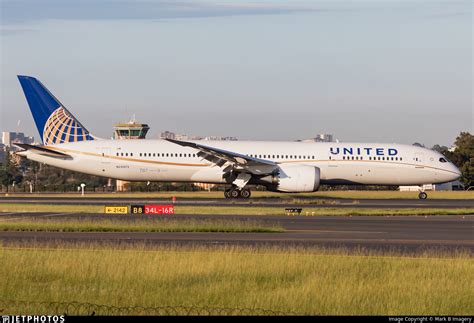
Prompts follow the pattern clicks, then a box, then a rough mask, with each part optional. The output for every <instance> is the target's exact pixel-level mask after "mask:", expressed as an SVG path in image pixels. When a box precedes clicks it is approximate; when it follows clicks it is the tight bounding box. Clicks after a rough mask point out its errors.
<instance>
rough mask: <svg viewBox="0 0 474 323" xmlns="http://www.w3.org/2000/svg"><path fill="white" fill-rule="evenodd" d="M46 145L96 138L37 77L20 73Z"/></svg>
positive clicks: (22, 85)
mask: <svg viewBox="0 0 474 323" xmlns="http://www.w3.org/2000/svg"><path fill="white" fill-rule="evenodd" d="M18 79H19V80H20V84H21V87H22V88H23V92H24V93H25V96H26V100H27V101H28V105H29V106H30V110H31V113H32V114H33V118H34V119H35V123H36V127H37V128H38V132H39V134H40V136H41V138H42V140H43V144H44V145H53V144H60V143H64V142H76V141H84V140H94V137H93V136H92V135H91V134H90V133H89V131H87V129H86V128H85V127H84V126H83V125H82V124H81V123H80V122H79V121H78V120H77V119H76V118H75V117H74V116H73V115H72V114H71V113H70V112H69V111H68V110H67V109H66V108H65V107H64V106H63V105H62V104H61V102H59V100H58V99H56V98H55V97H54V95H52V94H51V92H49V91H48V89H47V88H46V87H45V86H44V85H43V84H42V83H41V82H40V81H38V80H37V79H36V78H34V77H31V76H22V75H18Z"/></svg>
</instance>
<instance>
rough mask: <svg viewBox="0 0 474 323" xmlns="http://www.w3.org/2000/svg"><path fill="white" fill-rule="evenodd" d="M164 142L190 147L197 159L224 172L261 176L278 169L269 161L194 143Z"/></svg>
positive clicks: (170, 140) (172, 140)
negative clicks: (199, 158)
mask: <svg viewBox="0 0 474 323" xmlns="http://www.w3.org/2000/svg"><path fill="white" fill-rule="evenodd" d="M166 140H167V141H169V142H172V143H174V144H177V145H180V146H183V147H191V148H194V149H196V150H198V153H197V155H198V156H199V157H202V158H203V159H205V160H207V161H210V162H211V163H213V164H215V165H217V166H219V167H223V166H226V168H225V170H224V171H226V170H227V168H229V167H230V168H232V169H233V170H241V171H242V170H243V171H246V172H248V173H252V174H258V175H261V174H272V173H274V172H275V171H276V170H277V169H278V165H277V164H276V163H275V162H272V161H270V160H265V159H259V158H254V157H250V156H247V155H243V154H239V153H235V152H232V151H228V150H224V149H219V148H214V147H209V146H205V145H201V144H197V143H194V142H188V141H180V140H174V139H166Z"/></svg>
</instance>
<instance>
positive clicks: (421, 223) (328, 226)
mask: <svg viewBox="0 0 474 323" xmlns="http://www.w3.org/2000/svg"><path fill="white" fill-rule="evenodd" d="M12 216H14V217H17V216H20V217H55V218H60V217H75V218H76V217H79V218H97V217H110V215H103V214H71V213H59V214H58V213H41V214H38V213H35V214H32V213H25V214H12V213H4V214H0V221H2V220H3V219H5V220H7V219H8V218H11V217H12ZM113 217H114V218H117V219H123V220H127V219H130V217H131V216H130V215H125V216H113ZM173 219H175V220H176V221H180V220H185V219H186V220H188V219H196V220H207V219H227V220H229V219H232V220H235V221H249V220H250V221H255V222H259V223H262V224H266V225H278V226H281V227H282V228H283V229H284V232H282V233H155V232H0V241H2V242H4V243H6V244H9V243H14V242H23V243H25V242H32V241H34V242H37V243H38V242H40V243H41V242H43V243H58V242H100V243H108V244H110V243H112V244H129V243H143V244H151V245H180V246H181V245H183V246H195V245H206V246H219V245H239V246H255V247H259V246H282V247H326V248H346V249H351V250H352V249H366V250H370V251H396V252H401V253H422V252H424V251H427V250H439V251H447V252H452V251H455V250H465V251H468V252H470V253H471V254H472V253H473V252H474V216H427V217H424V216H389V217H385V216H357V217H346V216H335V217H303V216H295V217H285V216H239V215H175V216H173Z"/></svg>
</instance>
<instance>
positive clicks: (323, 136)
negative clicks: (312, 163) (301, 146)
mask: <svg viewBox="0 0 474 323" xmlns="http://www.w3.org/2000/svg"><path fill="white" fill-rule="evenodd" d="M314 141H316V142H333V141H334V140H333V136H332V135H330V134H327V133H320V134H317V135H316V137H314Z"/></svg>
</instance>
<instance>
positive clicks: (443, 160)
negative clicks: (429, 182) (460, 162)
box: [439, 157, 448, 163]
mask: <svg viewBox="0 0 474 323" xmlns="http://www.w3.org/2000/svg"><path fill="white" fill-rule="evenodd" d="M439 161H440V162H442V163H447V162H448V161H447V160H446V158H444V157H441V158H440V159H439Z"/></svg>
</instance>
